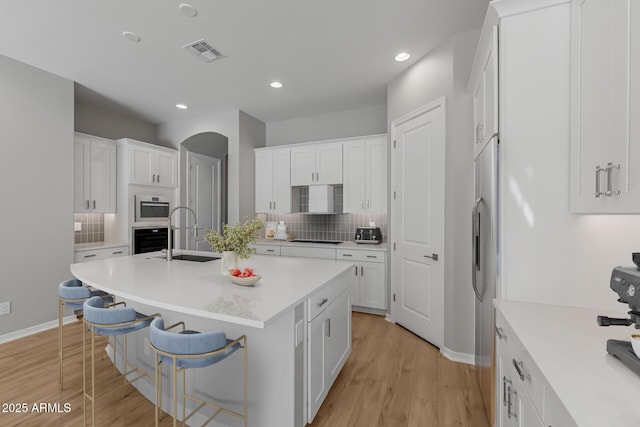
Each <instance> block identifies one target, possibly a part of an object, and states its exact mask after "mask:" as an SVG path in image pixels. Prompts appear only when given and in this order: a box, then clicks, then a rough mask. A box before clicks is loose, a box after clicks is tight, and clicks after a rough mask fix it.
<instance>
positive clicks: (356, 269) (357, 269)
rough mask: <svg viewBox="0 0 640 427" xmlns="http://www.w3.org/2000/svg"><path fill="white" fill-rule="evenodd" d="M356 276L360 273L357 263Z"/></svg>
mask: <svg viewBox="0 0 640 427" xmlns="http://www.w3.org/2000/svg"><path fill="white" fill-rule="evenodd" d="M355 267H356V276H357V275H358V266H357V265H356V266H355Z"/></svg>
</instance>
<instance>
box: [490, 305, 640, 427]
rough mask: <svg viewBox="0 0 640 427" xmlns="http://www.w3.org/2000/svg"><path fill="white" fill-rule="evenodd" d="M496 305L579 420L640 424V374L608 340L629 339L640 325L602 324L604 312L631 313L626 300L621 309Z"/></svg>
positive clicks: (584, 426) (585, 425)
mask: <svg viewBox="0 0 640 427" xmlns="http://www.w3.org/2000/svg"><path fill="white" fill-rule="evenodd" d="M612 297H614V296H613V294H612ZM495 306H496V308H497V309H498V310H499V311H500V312H502V314H503V315H504V317H505V319H506V320H507V322H508V323H509V325H510V326H511V328H512V329H513V330H514V332H515V333H516V335H518V337H519V338H520V341H521V342H522V344H523V345H524V346H525V348H526V349H527V351H528V353H529V355H530V356H531V357H532V358H533V360H534V362H535V363H536V365H537V366H538V368H540V371H541V372H542V374H543V375H544V376H545V378H546V380H547V382H548V383H549V385H550V386H551V387H552V388H553V389H554V391H555V392H556V394H557V395H558V397H559V398H560V400H561V401H562V402H563V404H564V405H565V407H566V408H567V410H568V411H569V413H570V414H571V416H572V417H573V419H574V420H575V421H576V423H577V425H579V426H581V427H592V426H593V427H606V426H610V427H626V426H629V427H630V426H638V425H640V404H639V400H638V398H639V397H640V376H638V375H636V374H635V373H633V372H632V371H631V370H629V369H628V368H627V367H626V366H624V365H623V364H622V362H620V360H618V359H617V358H615V357H613V356H611V355H609V354H608V353H607V350H606V346H607V340H608V339H619V340H626V341H628V340H629V337H630V335H631V334H632V333H637V329H635V328H633V327H631V326H630V327H624V326H610V327H601V326H598V324H597V323H596V317H597V316H598V315H608V316H613V317H628V316H627V315H626V312H625V309H626V308H627V306H626V305H622V304H620V309H621V311H620V312H618V313H611V312H598V311H594V310H588V309H580V308H571V307H563V306H555V305H546V304H535V303H520V302H510V301H495Z"/></svg>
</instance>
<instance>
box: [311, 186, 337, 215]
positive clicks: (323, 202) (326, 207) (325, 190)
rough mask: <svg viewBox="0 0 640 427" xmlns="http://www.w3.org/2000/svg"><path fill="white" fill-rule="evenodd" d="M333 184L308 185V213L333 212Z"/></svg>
mask: <svg viewBox="0 0 640 427" xmlns="http://www.w3.org/2000/svg"><path fill="white" fill-rule="evenodd" d="M333 190H334V189H333V185H310V186H309V212H308V213H310V214H332V213H336V212H335V203H334V198H333Z"/></svg>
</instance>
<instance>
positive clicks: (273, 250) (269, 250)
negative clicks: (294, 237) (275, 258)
mask: <svg viewBox="0 0 640 427" xmlns="http://www.w3.org/2000/svg"><path fill="white" fill-rule="evenodd" d="M275 251H276V250H275V249H267V252H275Z"/></svg>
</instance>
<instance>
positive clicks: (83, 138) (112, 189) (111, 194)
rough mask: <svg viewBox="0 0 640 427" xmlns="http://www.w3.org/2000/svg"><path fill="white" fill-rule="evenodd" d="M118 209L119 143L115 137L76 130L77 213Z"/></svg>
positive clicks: (109, 211) (75, 187)
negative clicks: (108, 137)
mask: <svg viewBox="0 0 640 427" xmlns="http://www.w3.org/2000/svg"><path fill="white" fill-rule="evenodd" d="M115 211H116V146H115V143H114V142H113V141H111V140H108V139H104V138H98V137H95V136H90V135H85V134H81V133H75V135H74V212H76V213H81V212H82V213H89V212H93V213H114V212H115Z"/></svg>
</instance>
